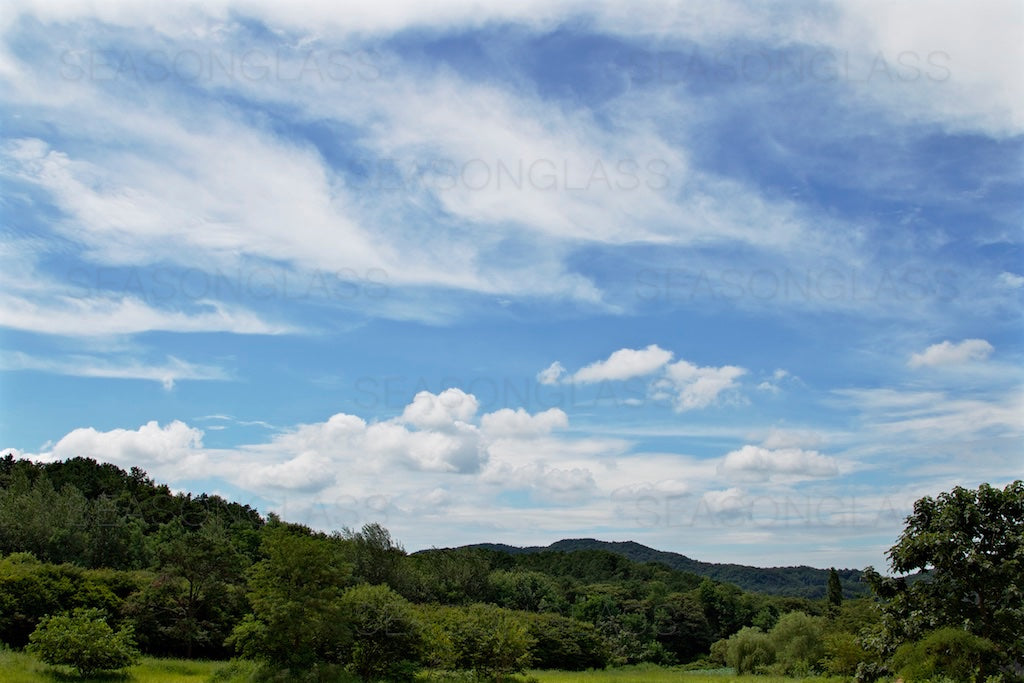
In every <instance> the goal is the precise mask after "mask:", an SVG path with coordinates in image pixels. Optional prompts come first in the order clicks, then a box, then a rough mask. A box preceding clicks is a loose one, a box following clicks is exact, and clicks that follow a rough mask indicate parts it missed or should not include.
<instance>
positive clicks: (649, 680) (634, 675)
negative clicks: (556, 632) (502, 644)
mask: <svg viewBox="0 0 1024 683" xmlns="http://www.w3.org/2000/svg"><path fill="white" fill-rule="evenodd" d="M530 675H531V676H533V677H535V678H537V679H538V680H540V682H541V683H676V682H678V683H799V682H802V683H825V682H826V681H836V680H838V679H834V678H833V679H829V678H784V677H779V676H737V675H735V674H734V673H732V671H731V670H730V669H721V670H716V671H681V670H679V669H672V668H668V667H659V666H643V665H641V666H627V667H621V668H617V669H605V670H604V671H578V672H576V671H531V672H530Z"/></svg>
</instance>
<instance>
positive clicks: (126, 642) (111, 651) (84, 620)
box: [28, 609, 139, 676]
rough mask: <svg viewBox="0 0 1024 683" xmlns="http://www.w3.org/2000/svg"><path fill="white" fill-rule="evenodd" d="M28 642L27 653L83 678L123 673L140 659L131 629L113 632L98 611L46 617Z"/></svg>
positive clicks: (126, 628)
mask: <svg viewBox="0 0 1024 683" xmlns="http://www.w3.org/2000/svg"><path fill="white" fill-rule="evenodd" d="M29 640H30V641H31V643H30V645H29V647H28V651H29V652H30V653H32V654H34V655H36V656H38V657H39V658H40V659H41V660H43V661H44V662H46V663H47V664H52V665H56V666H70V667H71V668H73V669H75V670H76V671H78V673H79V674H80V675H82V676H90V675H92V674H94V673H96V672H98V671H116V670H118V669H124V668H126V667H128V666H131V665H132V663H134V662H135V661H136V660H137V659H138V656H139V653H138V651H137V650H136V649H135V642H134V640H133V637H132V630H131V627H130V626H124V627H122V628H121V629H119V630H118V631H117V632H115V631H114V630H113V629H112V628H110V626H109V625H108V624H107V622H106V620H105V618H104V615H103V611H102V610H97V609H77V610H75V611H74V613H73V614H70V615H68V614H62V615H56V616H49V617H45V618H43V620H42V621H40V622H39V626H38V627H37V628H36V630H35V631H33V632H32V635H31V636H29Z"/></svg>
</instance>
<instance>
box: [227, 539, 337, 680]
mask: <svg viewBox="0 0 1024 683" xmlns="http://www.w3.org/2000/svg"><path fill="white" fill-rule="evenodd" d="M262 549H263V552H264V553H265V555H266V558H265V559H263V560H261V561H259V562H257V563H256V564H254V565H253V566H252V567H251V568H250V569H249V573H248V587H249V591H248V593H247V595H248V598H249V602H250V603H251V605H252V612H251V613H250V614H248V615H246V617H245V618H244V619H243V620H242V622H241V623H240V624H239V625H238V626H236V627H235V629H234V631H233V632H232V635H231V637H230V638H229V639H228V640H229V645H232V646H233V647H235V648H236V649H237V650H238V651H239V652H240V653H241V654H242V655H243V656H244V657H248V658H251V659H260V660H263V661H266V662H269V663H270V664H271V665H273V666H275V667H279V668H287V669H292V668H295V669H308V668H310V667H312V666H313V664H314V663H316V662H318V661H321V662H328V663H331V662H341V661H343V660H344V659H345V656H346V654H347V653H348V652H349V648H350V647H351V633H350V631H349V629H348V627H347V625H346V620H345V615H344V608H343V606H342V604H341V600H340V598H341V595H342V593H343V592H344V590H345V588H346V586H347V585H348V584H349V582H350V578H351V575H352V566H351V564H348V563H346V562H345V557H346V553H345V550H344V548H343V547H342V546H341V544H340V542H339V541H338V540H336V539H329V538H322V537H316V536H312V535H310V534H309V533H308V530H305V531H304V530H302V529H297V528H295V527H289V526H288V525H285V524H281V523H280V522H276V521H274V520H273V519H272V521H271V523H270V524H268V525H267V527H266V528H265V529H264V539H263V544H262Z"/></svg>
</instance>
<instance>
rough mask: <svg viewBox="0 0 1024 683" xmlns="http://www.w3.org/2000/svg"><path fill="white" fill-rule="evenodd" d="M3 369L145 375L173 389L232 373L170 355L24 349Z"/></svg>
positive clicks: (8, 356)
mask: <svg viewBox="0 0 1024 683" xmlns="http://www.w3.org/2000/svg"><path fill="white" fill-rule="evenodd" d="M0 369H3V370H36V371H40V372H48V373H53V374H57V375H71V376H74V377H108V378H113V379H143V380H151V381H156V382H159V383H160V384H161V385H163V387H164V389H167V390H168V391H170V390H171V389H173V388H174V384H175V383H176V382H179V381H181V380H226V379H229V377H228V374H227V373H226V372H225V371H224V370H223V369H222V368H219V367H214V366H207V365H197V364H194V363H189V362H187V361H183V360H181V359H179V358H175V357H174V356H168V358H167V360H166V361H165V362H164V363H163V364H156V365H154V364H149V363H143V362H140V361H138V360H135V359H115V358H101V357H96V356H82V355H78V356H71V357H67V358H38V357H34V356H30V355H28V354H25V353H21V352H11V353H6V354H4V358H3V360H0Z"/></svg>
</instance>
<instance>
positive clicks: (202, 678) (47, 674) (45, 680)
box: [0, 650, 837, 683]
mask: <svg viewBox="0 0 1024 683" xmlns="http://www.w3.org/2000/svg"><path fill="white" fill-rule="evenodd" d="M228 666H229V664H228V662H203V661H197V660H187V659H155V658H153V657H143V658H142V660H141V661H140V662H139V664H137V665H136V666H133V667H132V668H130V669H128V670H127V671H126V672H124V673H120V674H108V675H105V676H96V677H93V678H88V679H82V678H78V677H77V676H74V675H72V674H70V673H68V672H64V671H61V670H60V669H56V668H53V667H50V666H47V665H45V664H43V663H41V662H39V661H38V660H37V659H35V658H33V657H30V656H29V655H26V654H22V653H20V652H11V651H8V650H0V681H3V683H55V682H63V683H70V682H71V681H75V682H77V683H85V682H86V681H88V682H89V683H210V682H211V681H213V679H214V676H215V674H216V673H217V672H218V671H221V670H222V669H225V668H226V667H228ZM238 668H240V669H243V670H244V669H245V668H246V667H245V666H242V667H238ZM529 676H530V677H532V678H535V679H537V680H539V681H540V682H541V683H672V682H675V681H678V682H679V683H800V682H803V683H812V682H815V683H817V682H824V681H828V680H832V681H835V680H837V679H826V678H780V677H773V676H735V675H732V674H730V673H729V671H727V670H722V671H714V672H695V671H679V670H677V669H671V668H665V667H657V666H635V667H623V668H620V669H607V670H605V671H584V672H573V671H531V672H530V673H529ZM247 678H248V677H247V676H245V675H244V673H243V675H240V676H235V677H218V678H217V681H216V683H244V682H245V681H246V680H247Z"/></svg>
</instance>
